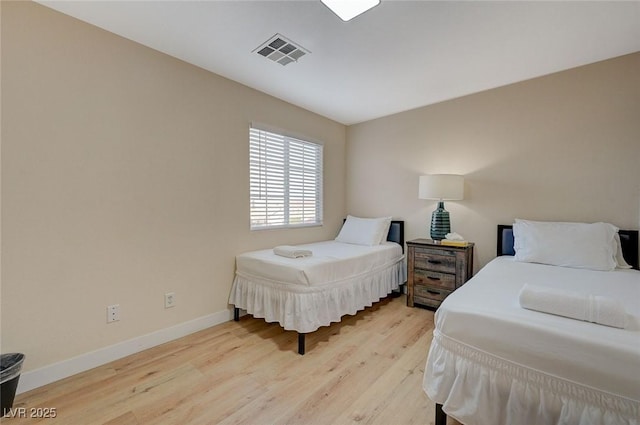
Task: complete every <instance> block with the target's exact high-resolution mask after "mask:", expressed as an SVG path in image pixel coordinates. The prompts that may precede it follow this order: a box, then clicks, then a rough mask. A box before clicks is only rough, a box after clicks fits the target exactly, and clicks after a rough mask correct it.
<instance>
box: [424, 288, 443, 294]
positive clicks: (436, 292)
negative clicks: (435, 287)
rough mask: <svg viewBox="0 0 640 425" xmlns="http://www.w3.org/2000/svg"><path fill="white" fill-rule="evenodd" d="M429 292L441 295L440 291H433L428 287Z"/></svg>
mask: <svg viewBox="0 0 640 425" xmlns="http://www.w3.org/2000/svg"><path fill="white" fill-rule="evenodd" d="M427 292H428V293H430V294H432V295H440V292H438V291H432V290H431V289H427Z"/></svg>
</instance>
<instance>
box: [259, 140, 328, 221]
mask: <svg viewBox="0 0 640 425" xmlns="http://www.w3.org/2000/svg"><path fill="white" fill-rule="evenodd" d="M249 156H250V160H249V161H250V165H249V169H250V186H251V187H250V196H251V200H250V201H251V229H265V228H273V227H298V226H312V225H319V224H322V145H321V144H318V143H313V142H307V141H304V140H300V139H296V138H293V137H289V136H286V135H283V134H277V133H273V132H270V131H265V130H261V129H257V128H255V127H251V129H250V132H249Z"/></svg>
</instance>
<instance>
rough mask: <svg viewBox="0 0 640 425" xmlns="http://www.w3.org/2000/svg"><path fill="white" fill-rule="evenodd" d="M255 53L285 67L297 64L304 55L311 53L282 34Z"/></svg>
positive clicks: (272, 38) (264, 44)
mask: <svg viewBox="0 0 640 425" xmlns="http://www.w3.org/2000/svg"><path fill="white" fill-rule="evenodd" d="M254 52H256V53H258V54H259V55H260V56H264V57H265V58H267V59H271V60H272V61H274V62H278V63H279V64H280V65H283V66H284V65H288V64H290V63H291V62H297V61H298V59H300V58H301V57H303V56H304V55H306V54H308V53H311V52H309V51H308V50H306V49H304V48H303V47H301V46H299V45H298V44H296V43H294V42H293V41H291V40H288V39H287V38H285V37H283V36H282V35H280V34H276V35H274V36H273V37H271V38H270V39H269V40H267V41H265V42H264V43H262V44H261V45H260V46H258V47H257V48H256V49H255V50H254Z"/></svg>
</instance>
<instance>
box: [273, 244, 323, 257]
mask: <svg viewBox="0 0 640 425" xmlns="http://www.w3.org/2000/svg"><path fill="white" fill-rule="evenodd" d="M273 253H274V254H276V255H280V256H282V257H289V258H302V257H310V256H311V255H312V254H313V252H312V251H310V250H308V249H302V248H300V247H297V246H291V245H280V246H277V247H275V248H273Z"/></svg>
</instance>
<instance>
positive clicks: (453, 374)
mask: <svg viewBox="0 0 640 425" xmlns="http://www.w3.org/2000/svg"><path fill="white" fill-rule="evenodd" d="M608 360H609V359H602V361H608ZM593 366H594V368H597V364H594V365H593ZM629 373H637V371H629ZM423 389H424V391H425V392H426V393H427V395H428V396H429V398H431V399H432V400H433V401H435V402H436V403H439V404H442V405H443V410H444V411H445V413H447V414H448V415H450V416H451V417H453V418H455V419H457V420H458V421H460V422H462V423H464V424H467V425H485V424H486V425H509V424H531V425H535V424H541V425H542V424H544V425H551V424H558V425H559V424H567V425H569V424H576V425H596V424H597V425H614V424H615V425H618V424H625V425H639V422H640V418H639V416H638V415H639V413H640V402H639V401H637V400H631V399H627V398H624V397H620V396H617V395H615V394H609V393H606V392H603V391H599V390H596V389H593V388H590V387H587V386H584V385H579V384H576V383H573V382H570V381H566V380H563V379H559V378H557V377H555V376H552V375H547V374H544V373H542V372H539V371H537V370H534V369H530V368H525V367H523V366H521V365H518V364H516V363H513V362H510V361H507V360H504V359H501V358H499V357H496V356H493V355H491V354H488V353H486V352H484V351H480V350H477V349H476V348H473V347H470V346H468V345H465V344H462V343H460V342H459V341H456V340H454V339H451V338H448V337H446V336H445V335H443V334H441V333H440V332H439V331H438V330H435V331H434V335H433V341H432V342H431V348H430V350H429V361H427V366H426V368H425V374H424V381H423Z"/></svg>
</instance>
